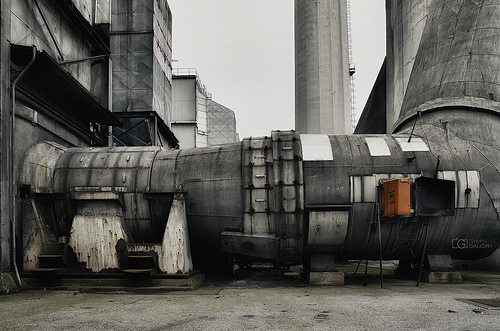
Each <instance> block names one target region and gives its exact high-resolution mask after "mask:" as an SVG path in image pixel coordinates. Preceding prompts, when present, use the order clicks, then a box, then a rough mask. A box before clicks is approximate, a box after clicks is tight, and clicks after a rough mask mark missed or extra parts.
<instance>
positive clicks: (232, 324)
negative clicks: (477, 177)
mask: <svg viewBox="0 0 500 331" xmlns="http://www.w3.org/2000/svg"><path fill="white" fill-rule="evenodd" d="M377 272H378V271H375V272H373V271H371V272H370V273H369V275H368V276H366V277H365V276H364V275H363V274H361V275H355V276H352V275H350V274H349V273H348V274H347V281H346V283H347V285H346V286H343V287H310V286H307V285H305V284H304V283H303V282H302V281H300V280H299V279H297V278H296V277H281V276H278V275H277V273H276V272H274V271H268V270H255V271H251V272H250V273H248V274H245V275H239V276H237V277H234V278H231V279H214V278H210V279H208V280H207V281H206V283H205V284H204V285H203V286H202V287H201V288H199V289H197V290H195V291H173V292H168V293H159V294H144V293H142V294H141V293H127V292H113V293H104V294H103V293H82V292H79V291H67V290H66V291H61V290H59V291H54V290H32V291H26V292H22V293H18V294H11V295H3V296H0V330H108V331H109V330H500V310H498V308H497V309H491V308H487V306H479V305H476V304H472V303H471V302H468V301H465V300H467V299H494V301H496V302H497V303H498V302H499V301H500V300H499V299H500V273H492V272H488V273H485V272H483V273H476V272H471V271H467V272H464V273H463V276H464V283H463V284H454V285H436V284H420V287H416V286H415V282H414V281H402V280H398V279H395V278H393V277H390V276H388V275H386V276H385V284H384V288H381V287H380V282H379V277H378V274H377Z"/></svg>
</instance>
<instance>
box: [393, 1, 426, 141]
mask: <svg viewBox="0 0 500 331" xmlns="http://www.w3.org/2000/svg"><path fill="white" fill-rule="evenodd" d="M432 2H433V0H387V1H386V28H387V42H386V47H387V61H386V63H387V132H391V131H392V128H393V126H394V123H395V122H396V120H397V119H398V117H399V113H400V111H401V106H402V104H403V98H404V95H405V93H406V88H407V86H408V80H409V79H410V74H411V71H412V68H413V63H414V61H415V56H416V54H417V50H418V46H419V45H420V38H421V36H422V33H423V31H424V26H425V22H426V20H427V12H428V7H429V6H430V4H431V3H432Z"/></svg>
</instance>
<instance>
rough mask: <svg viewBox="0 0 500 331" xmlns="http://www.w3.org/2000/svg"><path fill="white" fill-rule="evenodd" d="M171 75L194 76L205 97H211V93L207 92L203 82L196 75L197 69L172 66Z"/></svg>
mask: <svg viewBox="0 0 500 331" xmlns="http://www.w3.org/2000/svg"><path fill="white" fill-rule="evenodd" d="M172 76H174V77H175V76H177V77H181V76H195V77H196V83H197V84H198V86H199V87H200V89H201V90H202V92H203V94H204V95H205V96H206V98H207V99H212V93H210V92H208V90H207V87H206V86H205V84H203V83H202V82H201V79H200V76H198V71H197V70H196V69H195V68H174V69H172Z"/></svg>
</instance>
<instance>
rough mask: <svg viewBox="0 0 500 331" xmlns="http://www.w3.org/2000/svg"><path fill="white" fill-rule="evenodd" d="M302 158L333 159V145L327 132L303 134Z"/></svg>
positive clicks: (301, 137) (313, 159) (314, 159)
mask: <svg viewBox="0 0 500 331" xmlns="http://www.w3.org/2000/svg"><path fill="white" fill-rule="evenodd" d="M300 141H301V143H302V159H303V160H304V161H324V160H326V161H328V160H333V152H332V145H331V144H330V138H329V137H328V135H326V134H301V135H300Z"/></svg>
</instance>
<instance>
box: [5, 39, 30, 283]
mask: <svg viewBox="0 0 500 331" xmlns="http://www.w3.org/2000/svg"><path fill="white" fill-rule="evenodd" d="M35 58H36V47H35V46H33V55H32V57H31V60H30V62H28V64H27V65H26V67H24V69H23V71H21V73H20V74H19V76H17V78H16V79H15V80H14V82H13V83H12V114H11V116H10V119H11V121H10V134H9V140H10V141H9V145H10V152H9V154H10V155H9V157H10V165H9V166H10V175H11V184H10V185H11V187H10V189H11V192H10V194H11V210H10V214H11V217H10V219H11V229H12V266H13V268H14V273H15V275H16V282H17V285H18V286H21V284H22V282H21V277H20V276H19V268H18V267H17V261H16V257H17V247H16V176H15V171H14V132H15V131H14V130H15V128H16V123H15V122H16V86H17V83H18V82H19V81H20V80H21V78H23V76H24V74H25V73H26V72H27V71H28V69H29V68H30V67H31V66H32V65H33V63H34V62H35Z"/></svg>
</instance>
